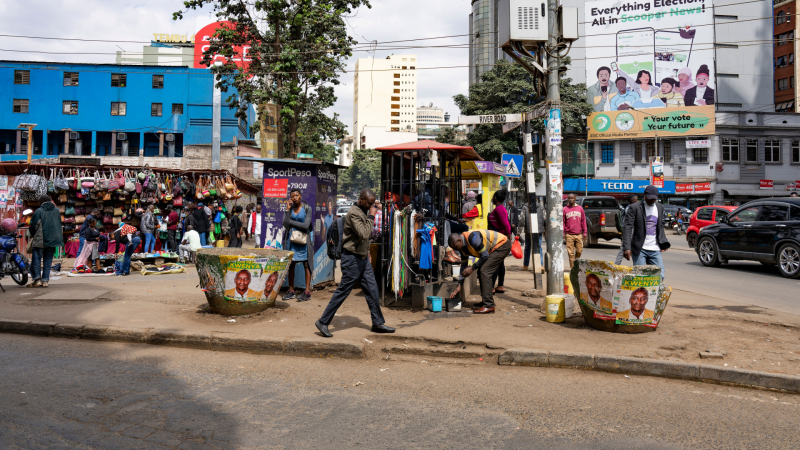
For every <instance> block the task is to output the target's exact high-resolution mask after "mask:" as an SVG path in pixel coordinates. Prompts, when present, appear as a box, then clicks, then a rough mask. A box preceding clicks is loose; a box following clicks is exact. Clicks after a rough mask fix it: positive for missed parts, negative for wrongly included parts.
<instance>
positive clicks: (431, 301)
mask: <svg viewBox="0 0 800 450" xmlns="http://www.w3.org/2000/svg"><path fill="white" fill-rule="evenodd" d="M428 308H430V310H431V311H433V312H442V297H434V296H431V297H428Z"/></svg>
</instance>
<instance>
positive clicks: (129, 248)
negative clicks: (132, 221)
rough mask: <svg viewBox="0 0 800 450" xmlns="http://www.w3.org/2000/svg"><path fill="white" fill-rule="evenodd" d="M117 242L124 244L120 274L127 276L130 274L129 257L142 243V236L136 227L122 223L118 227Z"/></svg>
mask: <svg viewBox="0 0 800 450" xmlns="http://www.w3.org/2000/svg"><path fill="white" fill-rule="evenodd" d="M118 242H120V243H122V244H123V245H125V255H124V257H123V261H122V272H121V273H120V275H123V276H127V275H130V274H131V257H132V256H133V253H134V252H135V251H136V249H137V248H139V245H140V244H141V243H142V238H141V237H139V232H138V231H136V228H134V227H132V226H130V225H123V226H122V228H120V229H119V240H118Z"/></svg>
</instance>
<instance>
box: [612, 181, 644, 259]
mask: <svg viewBox="0 0 800 450" xmlns="http://www.w3.org/2000/svg"><path fill="white" fill-rule="evenodd" d="M638 201H639V196H638V195H636V194H630V195H628V205H627V206H625V209H624V210H622V214H620V219H621V220H622V223H620V227H621V228H622V230H623V231H625V221H626V220H627V218H628V209H629V208H630V207H631V205H633V204H634V203H636V202H638ZM624 253H625V251H624V250H623V246H622V245H620V246H619V253H617V259H615V260H614V264H617V265H619V264H622V257H623V256H625V255H624Z"/></svg>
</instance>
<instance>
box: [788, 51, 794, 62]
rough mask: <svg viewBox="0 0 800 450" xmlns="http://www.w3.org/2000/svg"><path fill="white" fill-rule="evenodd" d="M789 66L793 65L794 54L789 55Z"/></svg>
mask: <svg viewBox="0 0 800 450" xmlns="http://www.w3.org/2000/svg"><path fill="white" fill-rule="evenodd" d="M789 64H794V53H789Z"/></svg>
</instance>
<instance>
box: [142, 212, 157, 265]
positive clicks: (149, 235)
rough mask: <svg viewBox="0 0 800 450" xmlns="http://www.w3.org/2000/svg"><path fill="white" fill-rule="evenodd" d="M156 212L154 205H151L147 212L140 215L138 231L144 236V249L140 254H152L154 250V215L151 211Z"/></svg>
mask: <svg viewBox="0 0 800 450" xmlns="http://www.w3.org/2000/svg"><path fill="white" fill-rule="evenodd" d="M155 210H156V205H155V204H154V203H151V204H150V205H148V206H147V210H146V211H145V212H144V215H142V223H141V224H140V225H139V229H140V230H141V231H142V235H143V236H144V248H143V249H142V253H153V252H155V250H156V235H155V232H156V215H155V214H154V213H153V211H155Z"/></svg>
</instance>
